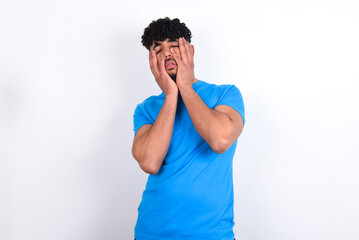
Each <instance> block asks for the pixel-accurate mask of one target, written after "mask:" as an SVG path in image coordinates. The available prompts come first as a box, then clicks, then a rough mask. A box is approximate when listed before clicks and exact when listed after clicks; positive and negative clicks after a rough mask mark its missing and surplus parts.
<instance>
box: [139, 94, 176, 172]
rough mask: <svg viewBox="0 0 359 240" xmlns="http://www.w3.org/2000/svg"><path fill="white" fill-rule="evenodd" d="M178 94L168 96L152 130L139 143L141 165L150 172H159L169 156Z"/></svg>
mask: <svg viewBox="0 0 359 240" xmlns="http://www.w3.org/2000/svg"><path fill="white" fill-rule="evenodd" d="M177 101H178V94H172V95H167V96H166V99H165V102H164V104H163V106H162V108H161V110H160V112H159V114H158V116H157V119H156V121H155V122H154V124H153V125H152V126H151V128H150V129H149V130H148V131H146V132H145V133H144V134H143V136H141V138H140V139H139V140H140V141H138V142H137V146H138V149H137V152H138V153H139V155H140V156H139V159H141V161H139V162H140V164H141V165H142V167H143V168H145V169H148V171H149V172H151V173H152V174H155V173H157V172H158V170H159V168H160V167H161V165H162V162H163V160H164V158H165V156H166V154H167V151H168V148H169V144H170V142H171V138H172V132H173V125H174V121H175V116H176V110H177Z"/></svg>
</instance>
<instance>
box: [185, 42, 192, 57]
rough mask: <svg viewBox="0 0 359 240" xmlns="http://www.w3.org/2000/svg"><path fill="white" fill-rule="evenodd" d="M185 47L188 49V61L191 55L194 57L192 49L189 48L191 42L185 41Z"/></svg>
mask: <svg viewBox="0 0 359 240" xmlns="http://www.w3.org/2000/svg"><path fill="white" fill-rule="evenodd" d="M184 45H185V47H186V51H187V54H188V59H190V58H191V55H192V52H191V47H190V46H189V42H187V40H186V39H184Z"/></svg>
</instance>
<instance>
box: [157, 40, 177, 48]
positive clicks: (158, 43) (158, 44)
mask: <svg viewBox="0 0 359 240" xmlns="http://www.w3.org/2000/svg"><path fill="white" fill-rule="evenodd" d="M167 42H178V40H176V39H170V40H168V41H167ZM160 45H161V43H160V42H158V41H157V42H155V46H154V47H153V50H155V48H156V47H158V46H160Z"/></svg>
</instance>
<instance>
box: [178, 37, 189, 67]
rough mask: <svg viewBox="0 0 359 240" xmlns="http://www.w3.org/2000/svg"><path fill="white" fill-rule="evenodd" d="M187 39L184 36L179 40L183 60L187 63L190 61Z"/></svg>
mask: <svg viewBox="0 0 359 240" xmlns="http://www.w3.org/2000/svg"><path fill="white" fill-rule="evenodd" d="M185 41H186V40H184V38H180V40H179V47H180V53H181V58H182V61H183V62H185V63H187V62H188V53H187V49H186V46H185Z"/></svg>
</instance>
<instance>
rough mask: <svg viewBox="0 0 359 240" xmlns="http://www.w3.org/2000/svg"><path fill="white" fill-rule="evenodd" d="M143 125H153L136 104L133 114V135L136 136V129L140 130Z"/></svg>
mask: <svg viewBox="0 0 359 240" xmlns="http://www.w3.org/2000/svg"><path fill="white" fill-rule="evenodd" d="M145 124H153V123H152V121H151V120H150V119H149V117H146V114H145V113H144V112H143V109H142V105H141V104H138V105H137V107H136V109H135V112H134V114H133V131H134V135H136V133H137V131H138V129H140V128H141V127H142V126H143V125H145Z"/></svg>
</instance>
